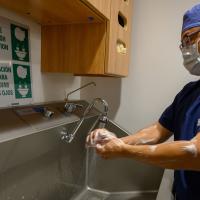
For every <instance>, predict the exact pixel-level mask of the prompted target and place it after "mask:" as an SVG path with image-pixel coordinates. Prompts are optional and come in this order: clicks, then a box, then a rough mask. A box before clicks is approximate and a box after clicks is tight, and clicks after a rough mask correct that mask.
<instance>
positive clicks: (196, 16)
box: [182, 4, 200, 32]
mask: <svg viewBox="0 0 200 200" xmlns="http://www.w3.org/2000/svg"><path fill="white" fill-rule="evenodd" d="M197 26H200V4H197V5H195V6H194V7H192V8H191V9H190V10H188V11H187V12H186V13H185V14H184V16H183V27H182V32H184V31H186V30H188V29H190V28H193V27H197Z"/></svg>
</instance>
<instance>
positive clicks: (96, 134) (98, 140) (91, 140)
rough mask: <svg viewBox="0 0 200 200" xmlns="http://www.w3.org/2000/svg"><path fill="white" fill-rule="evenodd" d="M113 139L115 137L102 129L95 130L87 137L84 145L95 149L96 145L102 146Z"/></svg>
mask: <svg viewBox="0 0 200 200" xmlns="http://www.w3.org/2000/svg"><path fill="white" fill-rule="evenodd" d="M114 138H117V137H116V135H115V134H114V133H111V132H110V131H108V130H106V129H104V128H102V129H95V130H94V131H92V132H91V133H90V134H89V135H88V136H87V139H86V145H87V146H92V147H96V145H97V144H100V145H104V144H106V143H108V142H109V141H110V140H112V139H114Z"/></svg>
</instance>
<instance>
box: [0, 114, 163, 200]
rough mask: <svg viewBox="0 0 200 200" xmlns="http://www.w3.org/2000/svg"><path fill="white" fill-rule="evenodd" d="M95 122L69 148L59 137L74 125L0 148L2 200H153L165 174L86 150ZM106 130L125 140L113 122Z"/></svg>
mask: <svg viewBox="0 0 200 200" xmlns="http://www.w3.org/2000/svg"><path fill="white" fill-rule="evenodd" d="M96 119H97V118H96V117H90V118H88V119H85V121H84V123H83V124H82V126H81V127H80V129H79V130H78V133H77V134H76V137H75V138H74V140H73V141H72V143H70V144H68V143H66V142H64V141H62V140H61V139H60V132H61V131H62V129H63V128H70V127H71V128H72V129H73V127H74V126H75V125H76V123H75V122H74V123H71V124H62V125H59V126H57V127H56V126H55V127H52V128H51V129H47V130H43V131H40V132H37V133H35V134H31V135H26V136H23V137H20V138H16V139H12V140H10V141H5V142H2V143H0V157H1V159H0V199H2V200H4V199H15V200H22V199H28V200H32V199H34V200H36V199H37V200H55V199H56V200H80V199H81V200H132V199H134V200H155V198H156V194H157V190H158V188H159V184H160V181H161V177H162V174H163V170H161V169H159V168H156V167H152V166H148V165H144V164H141V163H139V162H136V161H134V160H130V159H116V160H103V159H101V158H100V157H99V156H97V155H96V153H95V152H94V150H93V149H92V148H90V149H89V150H87V149H86V148H85V138H86V136H87V134H88V132H89V130H90V129H91V127H92V124H94V123H95V122H96ZM96 127H98V124H96ZM106 128H107V129H109V130H110V131H112V132H114V133H116V134H117V135H118V136H119V137H122V136H126V135H127V132H126V131H124V130H123V129H121V128H120V127H119V126H118V125H116V124H115V123H113V122H112V121H109V122H108V124H107V125H106ZM86 166H87V167H86Z"/></svg>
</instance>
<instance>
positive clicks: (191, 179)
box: [159, 80, 200, 200]
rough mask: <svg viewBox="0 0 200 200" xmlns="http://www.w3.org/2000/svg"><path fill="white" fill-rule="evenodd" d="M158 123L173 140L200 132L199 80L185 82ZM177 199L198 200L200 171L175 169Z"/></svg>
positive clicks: (187, 138)
mask: <svg viewBox="0 0 200 200" xmlns="http://www.w3.org/2000/svg"><path fill="white" fill-rule="evenodd" d="M159 123H160V124H161V125H162V126H164V127H165V128H167V129H168V130H170V131H171V132H173V133H174V140H175V141H177V140H191V139H192V138H193V137H195V136H196V135H197V133H198V132H200V80H199V81H196V82H191V83H189V84H187V85H186V86H185V87H184V88H183V89H182V90H181V91H180V92H179V93H178V94H177V95H176V97H175V99H174V101H173V103H172V104H171V105H170V106H169V107H168V108H167V109H166V110H165V111H164V112H163V114H162V115H161V117H160V119H159ZM174 191H175V193H176V196H177V199H178V200H200V172H197V171H186V170H175V173H174Z"/></svg>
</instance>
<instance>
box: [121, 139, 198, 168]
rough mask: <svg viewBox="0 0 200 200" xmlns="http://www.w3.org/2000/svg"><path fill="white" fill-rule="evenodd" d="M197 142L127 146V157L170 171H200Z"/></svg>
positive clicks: (124, 152)
mask: <svg viewBox="0 0 200 200" xmlns="http://www.w3.org/2000/svg"><path fill="white" fill-rule="evenodd" d="M198 146H199V145H198V144H197V142H196V141H179V142H171V143H162V144H159V145H139V146H137V145H136V146H131V145H125V147H124V150H123V154H124V156H125V157H129V158H134V159H136V160H138V161H142V162H145V163H148V164H152V165H156V166H158V167H163V168H169V169H186V170H198V171H199V170H200V155H199V148H198Z"/></svg>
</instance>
